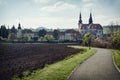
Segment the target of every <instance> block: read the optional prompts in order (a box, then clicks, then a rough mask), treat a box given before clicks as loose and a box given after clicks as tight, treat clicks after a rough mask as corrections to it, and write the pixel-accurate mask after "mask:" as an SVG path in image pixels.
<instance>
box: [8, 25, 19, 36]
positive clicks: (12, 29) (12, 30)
mask: <svg viewBox="0 0 120 80" xmlns="http://www.w3.org/2000/svg"><path fill="white" fill-rule="evenodd" d="M10 33H14V34H16V33H17V30H16V29H15V26H14V25H13V27H12V28H11V30H10Z"/></svg>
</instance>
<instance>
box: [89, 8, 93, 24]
mask: <svg viewBox="0 0 120 80" xmlns="http://www.w3.org/2000/svg"><path fill="white" fill-rule="evenodd" d="M91 23H93V20H92V13H91V10H90V18H89V24H91Z"/></svg>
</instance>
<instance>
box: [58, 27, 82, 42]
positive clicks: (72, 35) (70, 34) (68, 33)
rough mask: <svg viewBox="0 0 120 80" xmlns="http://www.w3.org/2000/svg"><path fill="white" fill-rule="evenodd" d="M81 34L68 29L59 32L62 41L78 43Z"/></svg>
mask: <svg viewBox="0 0 120 80" xmlns="http://www.w3.org/2000/svg"><path fill="white" fill-rule="evenodd" d="M79 35H80V34H79V32H78V31H76V30H74V29H67V30H65V31H61V32H59V40H60V41H65V40H67V41H77V40H78V37H79Z"/></svg>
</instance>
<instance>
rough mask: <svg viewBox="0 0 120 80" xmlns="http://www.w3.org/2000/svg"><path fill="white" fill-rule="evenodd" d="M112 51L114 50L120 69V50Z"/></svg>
mask: <svg viewBox="0 0 120 80" xmlns="http://www.w3.org/2000/svg"><path fill="white" fill-rule="evenodd" d="M112 52H113V56H114V61H115V64H116V65H117V67H118V68H119V70H120V50H112Z"/></svg>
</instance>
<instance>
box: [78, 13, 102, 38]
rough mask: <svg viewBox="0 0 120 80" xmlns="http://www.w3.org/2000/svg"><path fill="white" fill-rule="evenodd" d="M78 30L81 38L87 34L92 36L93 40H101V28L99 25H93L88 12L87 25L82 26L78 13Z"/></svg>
mask: <svg viewBox="0 0 120 80" xmlns="http://www.w3.org/2000/svg"><path fill="white" fill-rule="evenodd" d="M78 29H79V32H80V36H81V38H83V36H84V35H85V34H86V33H87V32H89V33H91V34H92V36H93V38H94V39H102V38H103V28H102V26H101V25H100V24H94V23H93V19H92V13H91V12H90V18H89V22H88V24H84V23H83V22H82V16H81V12H80V16H79V21H78Z"/></svg>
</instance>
